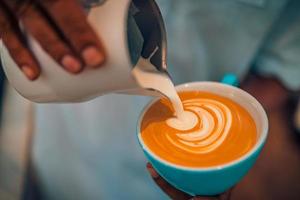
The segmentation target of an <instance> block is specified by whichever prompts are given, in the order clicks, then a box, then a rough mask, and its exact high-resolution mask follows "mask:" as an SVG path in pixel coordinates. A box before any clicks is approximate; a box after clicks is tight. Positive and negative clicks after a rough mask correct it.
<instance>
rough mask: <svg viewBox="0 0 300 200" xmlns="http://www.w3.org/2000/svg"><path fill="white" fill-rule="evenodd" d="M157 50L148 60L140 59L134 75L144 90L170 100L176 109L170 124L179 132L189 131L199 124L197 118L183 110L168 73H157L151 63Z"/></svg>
mask: <svg viewBox="0 0 300 200" xmlns="http://www.w3.org/2000/svg"><path fill="white" fill-rule="evenodd" d="M157 49H158V48H156V49H155V50H154V52H153V53H152V54H151V55H150V57H149V58H148V59H144V58H142V57H141V58H140V59H139V61H138V63H137V65H136V67H135V69H134V70H133V74H134V75H135V77H136V79H137V81H138V82H139V84H140V85H141V86H142V87H143V88H151V89H154V90H157V91H159V92H160V93H162V94H163V95H165V96H166V97H167V98H168V99H169V100H170V102H171V103H172V106H173V108H174V117H172V118H170V119H169V120H168V124H169V125H170V126H172V127H173V128H176V129H179V130H188V129H190V128H192V127H193V126H195V125H196V124H197V117H196V115H195V114H193V113H192V112H189V111H185V110H184V109H183V105H182V102H181V100H180V98H179V96H178V94H177V92H176V90H175V87H174V84H173V82H172V81H171V79H170V77H169V76H168V75H167V74H166V73H162V72H159V71H157V70H156V68H155V67H154V66H153V65H152V64H151V63H150V59H151V57H152V56H153V55H154V54H155V52H156V51H157Z"/></svg>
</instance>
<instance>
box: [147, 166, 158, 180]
mask: <svg viewBox="0 0 300 200" xmlns="http://www.w3.org/2000/svg"><path fill="white" fill-rule="evenodd" d="M147 170H148V172H149V173H150V175H151V176H152V178H158V177H159V174H158V173H157V172H156V171H155V170H154V169H153V168H152V166H151V165H150V164H147Z"/></svg>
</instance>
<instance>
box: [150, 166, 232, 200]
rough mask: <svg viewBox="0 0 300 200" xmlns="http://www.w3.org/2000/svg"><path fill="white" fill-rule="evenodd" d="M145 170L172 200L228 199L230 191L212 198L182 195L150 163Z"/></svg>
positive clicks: (182, 193)
mask: <svg viewBox="0 0 300 200" xmlns="http://www.w3.org/2000/svg"><path fill="white" fill-rule="evenodd" d="M147 169H148V171H149V174H150V175H151V177H152V179H153V180H154V182H155V183H156V184H157V185H158V186H159V187H160V188H161V189H162V190H163V191H164V192H165V193H166V194H167V195H168V196H169V197H170V198H171V199H173V200H228V199H230V193H231V190H229V191H227V192H225V193H223V194H221V195H218V196H213V197H204V196H203V197H200V196H196V197H192V196H190V195H189V194H187V193H184V192H182V191H180V190H178V189H176V188H174V187H173V186H172V185H170V184H169V183H168V182H167V181H165V180H164V179H163V178H162V177H161V176H160V175H159V174H158V173H157V172H156V171H155V169H154V168H153V167H152V165H151V164H150V163H147Z"/></svg>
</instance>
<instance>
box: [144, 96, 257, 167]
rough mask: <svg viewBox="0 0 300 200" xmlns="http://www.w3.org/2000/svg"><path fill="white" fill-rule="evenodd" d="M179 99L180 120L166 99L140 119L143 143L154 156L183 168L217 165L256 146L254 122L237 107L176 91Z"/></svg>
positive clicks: (216, 98)
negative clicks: (180, 102) (181, 108)
mask: <svg viewBox="0 0 300 200" xmlns="http://www.w3.org/2000/svg"><path fill="white" fill-rule="evenodd" d="M179 96H180V99H181V101H182V104H183V107H184V110H185V111H184V112H183V114H182V115H181V117H179V118H177V117H176V116H175V114H174V112H175V110H174V109H173V107H172V105H171V103H170V101H168V100H167V99H165V98H163V99H160V100H159V101H157V102H155V103H154V104H153V105H151V107H150V108H148V110H147V111H146V113H145V114H144V116H143V120H142V123H141V137H142V140H143V142H144V143H145V145H146V146H147V147H149V149H150V150H151V151H152V152H153V153H154V154H156V155H157V156H159V157H161V158H162V159H164V160H166V161H169V162H171V163H174V164H178V165H182V166H191V167H207V166H216V165H220V164H224V163H227V162H230V161H233V160H235V159H237V158H239V157H241V156H242V155H244V154H245V153H247V152H248V151H249V150H250V149H251V148H252V147H253V146H254V145H255V143H256V137H257V135H256V126H255V122H254V120H253V119H252V117H251V116H250V114H249V113H248V112H247V111H246V110H245V109H244V108H243V107H241V106H240V105H239V104H237V103H235V102H233V101H232V100H230V99H228V98H226V97H222V96H219V95H216V94H212V93H207V92H199V91H190V92H179Z"/></svg>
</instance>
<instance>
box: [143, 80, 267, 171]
mask: <svg viewBox="0 0 300 200" xmlns="http://www.w3.org/2000/svg"><path fill="white" fill-rule="evenodd" d="M198 85H201V86H203V85H215V86H217V87H223V88H228V89H230V90H233V91H235V92H239V93H241V94H242V95H244V96H245V97H246V98H248V99H249V100H250V101H251V102H252V103H254V104H255V107H256V108H257V111H258V112H259V113H260V115H261V116H262V118H263V126H262V132H261V136H260V137H259V138H258V141H257V142H256V144H255V145H254V146H253V147H252V148H251V150H250V151H248V152H247V153H246V154H244V155H243V156H241V157H239V158H238V159H235V160H232V161H230V162H227V163H224V164H221V165H216V166H210V167H189V166H183V165H178V164H174V163H171V162H169V161H167V160H165V159H163V158H161V157H159V156H157V155H156V154H155V153H153V152H152V151H151V149H150V148H148V147H147V145H146V144H145V143H144V141H143V139H142V137H141V131H140V128H141V123H142V119H143V117H144V115H145V113H146V111H147V110H148V109H149V108H150V107H151V106H152V105H153V104H154V103H155V102H156V101H158V100H159V99H160V98H161V97H156V98H154V99H153V100H151V101H150V102H149V103H148V104H147V105H146V106H145V107H144V108H143V110H142V112H141V114H140V115H139V119H138V124H137V137H138V141H139V143H140V145H141V147H142V149H143V150H144V151H146V152H147V153H148V154H150V155H151V156H152V157H154V158H155V159H156V160H158V161H159V162H161V163H163V164H164V165H167V166H171V167H173V168H177V169H180V170H188V171H213V170H221V169H224V168H229V167H232V166H234V165H237V164H239V163H241V162H243V161H244V160H246V159H247V158H249V157H251V155H253V154H254V153H255V152H257V151H258V150H259V149H260V147H262V146H263V145H264V143H265V141H266V139H267V135H268V130H269V123H268V117H267V114H266V112H265V110H264V109H263V107H262V105H261V104H260V103H259V102H258V101H257V99H255V98H254V97H253V96H252V95H250V94H249V93H247V92H246V91H244V90H242V89H240V88H238V87H234V86H231V85H227V84H224V83H219V82H214V81H197V82H188V83H183V84H180V85H177V86H175V88H176V90H178V91H184V89H185V88H190V87H195V86H198ZM199 91H201V90H199Z"/></svg>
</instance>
